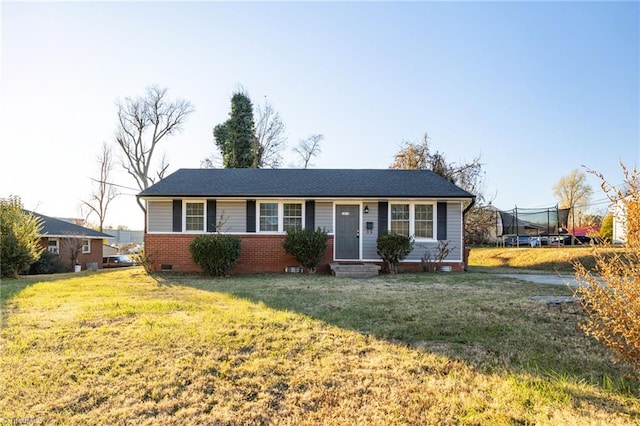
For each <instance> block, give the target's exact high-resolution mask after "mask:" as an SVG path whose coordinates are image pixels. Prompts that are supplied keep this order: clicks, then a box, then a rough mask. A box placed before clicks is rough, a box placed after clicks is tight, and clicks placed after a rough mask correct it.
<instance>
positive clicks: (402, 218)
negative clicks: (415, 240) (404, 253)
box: [389, 204, 411, 237]
mask: <svg viewBox="0 0 640 426" xmlns="http://www.w3.org/2000/svg"><path fill="white" fill-rule="evenodd" d="M389 229H390V231H391V233H392V234H400V235H406V236H407V237H408V236H409V235H411V234H410V233H409V204H392V205H391V227H390V228H389Z"/></svg>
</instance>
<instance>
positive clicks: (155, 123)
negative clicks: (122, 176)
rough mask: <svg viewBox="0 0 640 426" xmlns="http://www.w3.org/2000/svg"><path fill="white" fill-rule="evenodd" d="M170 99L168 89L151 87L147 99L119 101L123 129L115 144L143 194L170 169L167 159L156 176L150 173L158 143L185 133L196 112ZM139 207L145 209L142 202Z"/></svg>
mask: <svg viewBox="0 0 640 426" xmlns="http://www.w3.org/2000/svg"><path fill="white" fill-rule="evenodd" d="M166 96H167V89H161V88H159V87H157V86H150V87H147V89H146V93H145V96H144V97H139V98H125V100H124V101H117V106H118V123H119V128H118V129H117V130H116V134H115V141H116V143H117V144H118V146H119V147H120V148H121V149H122V153H123V157H122V159H121V163H122V167H123V168H124V169H125V170H126V171H127V173H128V174H129V175H131V176H132V177H133V178H134V180H135V181H136V184H137V185H138V188H139V189H140V190H141V191H142V190H145V189H147V188H148V187H149V186H150V185H152V184H153V183H154V182H155V181H156V178H154V177H153V176H154V175H155V176H156V177H157V179H162V177H164V174H165V173H166V171H167V169H168V167H169V164H168V163H167V161H166V158H165V157H163V158H162V161H161V163H160V165H159V169H158V170H157V171H156V172H155V173H151V172H150V170H151V167H152V164H153V161H152V160H153V154H154V152H155V150H156V147H157V145H158V143H159V142H160V141H161V140H162V139H163V138H164V137H165V136H170V135H173V134H175V133H177V132H179V131H181V130H182V126H183V125H184V123H185V121H186V119H187V117H188V116H189V114H191V113H192V112H193V111H194V109H193V107H192V105H191V103H190V102H189V101H186V100H184V99H177V100H175V101H169V100H167V99H166ZM138 205H139V206H140V208H141V209H142V210H143V211H144V210H145V209H144V205H143V204H142V203H141V201H140V200H138Z"/></svg>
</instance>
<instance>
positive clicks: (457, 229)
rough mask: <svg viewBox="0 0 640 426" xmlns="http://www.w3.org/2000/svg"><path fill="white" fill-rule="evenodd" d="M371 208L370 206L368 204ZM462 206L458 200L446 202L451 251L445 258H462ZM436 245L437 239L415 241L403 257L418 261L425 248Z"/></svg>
mask: <svg viewBox="0 0 640 426" xmlns="http://www.w3.org/2000/svg"><path fill="white" fill-rule="evenodd" d="M369 208H371V206H369ZM461 209H462V206H461V204H460V203H459V202H451V203H447V241H449V249H450V250H451V252H450V253H449V256H447V258H446V259H445V260H451V261H460V260H462V222H461V221H462V210H461ZM437 247H438V242H437V241H429V242H416V243H414V246H413V251H412V252H411V253H409V255H408V256H407V257H406V258H405V261H419V260H421V258H422V256H423V255H424V254H425V251H426V250H433V249H435V248H437Z"/></svg>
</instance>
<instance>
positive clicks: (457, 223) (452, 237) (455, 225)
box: [447, 203, 464, 260]
mask: <svg viewBox="0 0 640 426" xmlns="http://www.w3.org/2000/svg"><path fill="white" fill-rule="evenodd" d="M447 240H449V241H451V242H450V243H449V248H453V249H452V250H451V253H449V256H448V257H447V259H450V260H462V257H463V256H462V253H463V251H462V250H463V249H464V247H463V246H464V241H462V205H461V203H448V205H447Z"/></svg>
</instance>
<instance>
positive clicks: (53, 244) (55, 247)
mask: <svg viewBox="0 0 640 426" xmlns="http://www.w3.org/2000/svg"><path fill="white" fill-rule="evenodd" d="M47 251H48V252H49V253H53V254H60V242H59V241H58V240H53V239H49V241H48V242H47Z"/></svg>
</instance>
